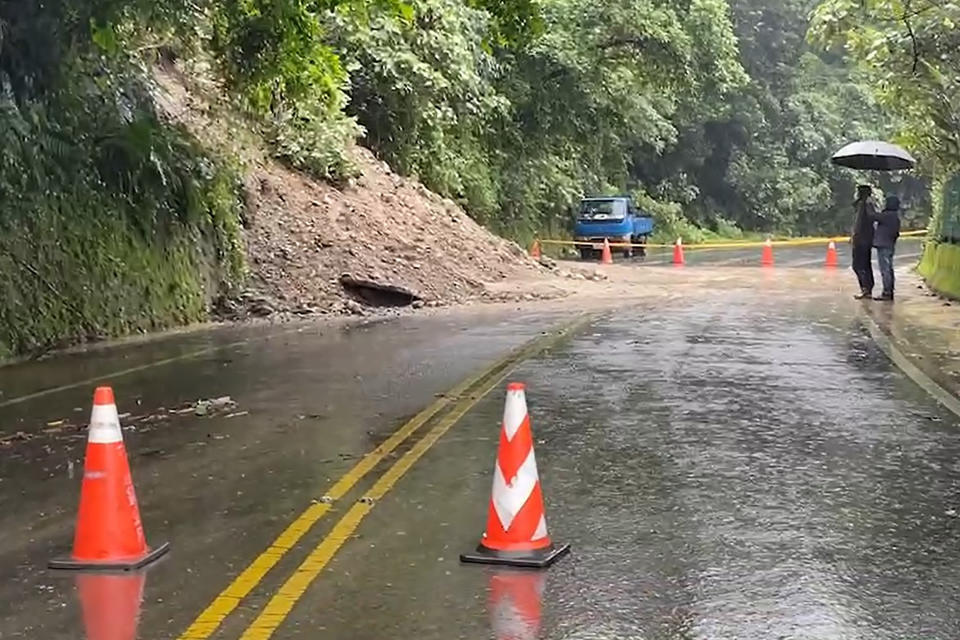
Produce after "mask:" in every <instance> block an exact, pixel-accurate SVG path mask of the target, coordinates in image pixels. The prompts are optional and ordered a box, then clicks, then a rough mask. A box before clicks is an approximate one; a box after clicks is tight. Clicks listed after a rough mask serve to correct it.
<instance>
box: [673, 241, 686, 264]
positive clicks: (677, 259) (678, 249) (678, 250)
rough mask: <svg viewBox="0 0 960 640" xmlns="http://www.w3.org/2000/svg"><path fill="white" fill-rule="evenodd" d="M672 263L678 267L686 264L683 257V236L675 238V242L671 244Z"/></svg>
mask: <svg viewBox="0 0 960 640" xmlns="http://www.w3.org/2000/svg"><path fill="white" fill-rule="evenodd" d="M673 264H675V265H676V266H678V267H682V266H683V265H684V264H686V260H684V257H683V238H677V244H675V245H673Z"/></svg>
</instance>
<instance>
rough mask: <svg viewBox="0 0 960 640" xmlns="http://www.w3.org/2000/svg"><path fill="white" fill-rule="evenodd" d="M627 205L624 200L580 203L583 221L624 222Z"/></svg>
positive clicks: (585, 201)
mask: <svg viewBox="0 0 960 640" xmlns="http://www.w3.org/2000/svg"><path fill="white" fill-rule="evenodd" d="M625 217H627V203H626V202H624V201H623V200H584V201H583V202H581V203H580V219H581V220H623V219H624V218H625Z"/></svg>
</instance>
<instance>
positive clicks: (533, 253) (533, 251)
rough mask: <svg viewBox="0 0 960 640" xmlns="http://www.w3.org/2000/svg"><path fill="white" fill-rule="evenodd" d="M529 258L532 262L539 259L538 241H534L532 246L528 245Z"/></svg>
mask: <svg viewBox="0 0 960 640" xmlns="http://www.w3.org/2000/svg"><path fill="white" fill-rule="evenodd" d="M530 257H531V258H533V259H534V260H539V259H540V241H539V240H534V241H533V244H532V245H530Z"/></svg>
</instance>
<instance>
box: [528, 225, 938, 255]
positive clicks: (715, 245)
mask: <svg viewBox="0 0 960 640" xmlns="http://www.w3.org/2000/svg"><path fill="white" fill-rule="evenodd" d="M926 234H927V230H926V229H917V230H914V231H905V232H903V233H901V234H900V237H901V238H903V237H907V238H909V237H914V236H922V235H926ZM849 241H850V236H834V237H831V238H827V237H824V238H796V239H792V240H770V241H769V242H770V244H771V245H772V246H774V247H799V246H803V245H813V244H827V243H829V242H837V243H841V242H849ZM538 242H540V244H552V245H559V246H573V247H591V248H592V247H593V246H594V245H595V244H598V243H596V242H586V241H579V242H578V241H575V240H550V239H546V240H544V239H539V240H538ZM766 244H767V241H766V240H764V241H753V242H712V243H710V242H706V243H700V244H685V245H683V248H684V249H690V250H696V249H752V248H756V247H762V246H764V245H766ZM674 246H675V245H673V244H656V243H643V244H638V243H630V242H611V243H610V248H611V249H627V248H635V249H672V248H673V247H674Z"/></svg>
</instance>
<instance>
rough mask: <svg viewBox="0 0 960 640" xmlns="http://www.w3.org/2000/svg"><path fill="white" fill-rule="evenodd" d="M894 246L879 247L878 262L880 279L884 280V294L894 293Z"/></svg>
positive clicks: (890, 294)
mask: <svg viewBox="0 0 960 640" xmlns="http://www.w3.org/2000/svg"><path fill="white" fill-rule="evenodd" d="M893 254H894V248H893V247H877V264H878V265H879V266H880V279H881V280H882V281H883V294H884V295H886V296H892V295H893V287H894V284H895V283H894V278H893Z"/></svg>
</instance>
